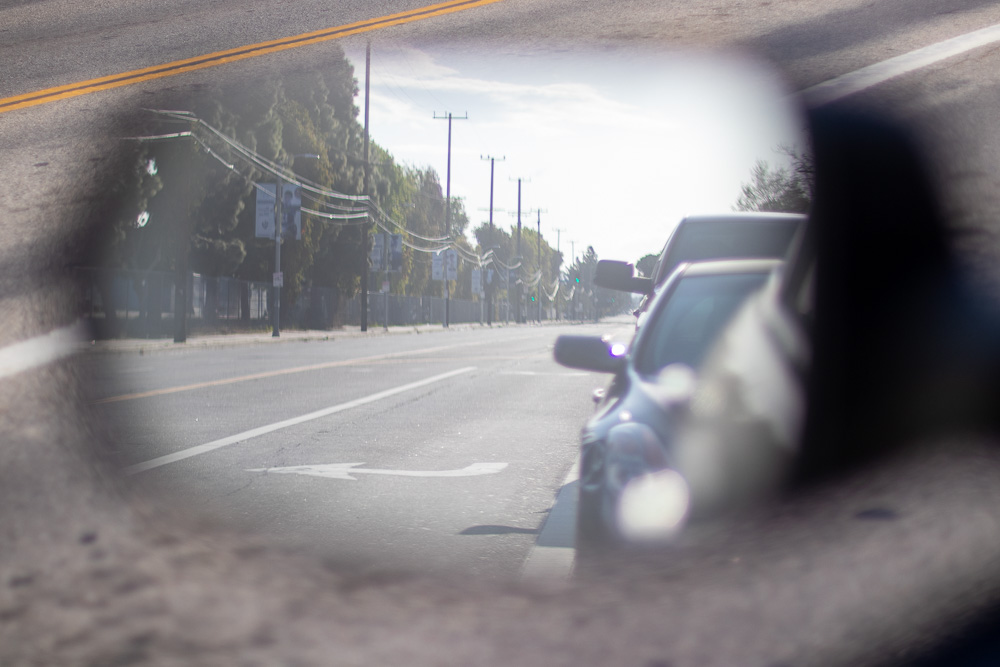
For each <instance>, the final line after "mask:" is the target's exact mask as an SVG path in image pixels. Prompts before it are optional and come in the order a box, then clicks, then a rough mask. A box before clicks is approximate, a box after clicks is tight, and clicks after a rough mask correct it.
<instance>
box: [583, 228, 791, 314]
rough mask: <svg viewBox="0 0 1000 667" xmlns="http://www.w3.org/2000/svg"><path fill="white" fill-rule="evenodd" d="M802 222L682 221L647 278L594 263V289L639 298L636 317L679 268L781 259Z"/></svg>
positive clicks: (610, 263) (609, 263)
mask: <svg viewBox="0 0 1000 667" xmlns="http://www.w3.org/2000/svg"><path fill="white" fill-rule="evenodd" d="M805 221H806V216H804V215H802V214H798V213H753V212H739V213H724V214H715V215H690V216H687V217H685V218H683V219H682V220H681V221H680V222H679V223H677V226H676V227H675V228H674V230H673V232H671V234H670V236H669V237H668V238H667V242H666V243H665V244H664V246H663V250H662V251H661V252H660V256H659V258H658V259H657V261H656V264H655V265H654V266H653V270H652V275H650V276H645V277H635V276H634V272H635V269H634V267H633V265H632V264H629V263H627V262H620V261H615V260H601V261H600V262H598V263H597V269H596V271H595V274H594V284H596V285H597V286H598V287H605V288H607V289H613V290H619V291H623V292H632V293H635V294H642V295H644V298H643V300H642V302H641V303H640V304H639V307H638V308H637V309H636V311H635V315H636V316H637V317H638V316H640V315H641V314H642V313H644V312H645V311H646V308H647V307H648V305H649V303H650V299H651V298H652V296H653V294H654V293H655V292H656V291H658V290H659V289H660V287H662V285H663V283H664V282H666V280H667V278H668V277H669V276H670V274H671V273H673V271H674V269H676V268H677V267H678V266H679V265H680V264H681V262H698V261H704V260H712V259H734V258H747V259H749V258H762V259H763V258H772V259H783V258H784V257H785V255H786V254H787V253H788V249H789V247H790V246H791V243H792V239H794V238H795V236H796V234H797V233H798V232H799V230H800V229H801V228H802V227H803V225H804V224H805Z"/></svg>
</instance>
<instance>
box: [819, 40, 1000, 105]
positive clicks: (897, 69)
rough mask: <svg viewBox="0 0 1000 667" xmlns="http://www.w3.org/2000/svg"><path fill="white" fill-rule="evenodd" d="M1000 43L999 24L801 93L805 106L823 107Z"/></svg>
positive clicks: (884, 61) (861, 70) (924, 48)
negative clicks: (896, 78) (894, 79)
mask: <svg viewBox="0 0 1000 667" xmlns="http://www.w3.org/2000/svg"><path fill="white" fill-rule="evenodd" d="M998 41H1000V24H997V25H991V26H988V27H986V28H982V29H980V30H976V31H973V32H970V33H966V34H964V35H959V36H958V37H952V38H951V39H946V40H944V41H943V42H938V43H937V44H931V45H930V46H925V47H923V48H922V49H917V50H916V51H910V52H909V53H904V54H903V55H900V56H896V57H895V58H890V59H888V60H883V61H882V62H880V63H875V64H874V65H869V66H868V67H862V68H861V69H859V70H855V71H854V72H849V73H847V74H844V75H842V76H838V77H836V78H834V79H830V80H829V81H824V82H823V83H820V84H817V85H815V86H812V87H810V88H806V89H805V90H803V91H802V92H801V93H800V94H801V95H802V97H803V98H804V99H805V101H806V102H807V103H808V104H813V105H822V104H829V103H830V102H835V101H837V100H839V99H843V98H845V97H847V96H848V95H853V94H854V93H858V92H861V91H862V90H865V89H867V88H871V87H873V86H877V85H878V84H880V83H884V82H885V81H888V80H889V79H892V78H894V77H897V76H900V75H902V74H906V73H908V72H912V71H914V70H918V69H920V68H922V67H927V66H928V65H933V64H934V63H937V62H940V61H942V60H946V59H948V58H953V57H954V56H957V55H961V54H963V53H965V52H967V51H971V50H972V49H977V48H979V47H981V46H988V45H989V44H993V43H995V42H998Z"/></svg>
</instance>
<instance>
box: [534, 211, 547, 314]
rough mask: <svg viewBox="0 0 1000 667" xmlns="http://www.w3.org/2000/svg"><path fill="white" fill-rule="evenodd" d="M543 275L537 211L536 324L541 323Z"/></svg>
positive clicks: (540, 232)
mask: <svg viewBox="0 0 1000 667" xmlns="http://www.w3.org/2000/svg"><path fill="white" fill-rule="evenodd" d="M544 274H545V272H544V271H542V211H541V209H539V210H538V285H537V287H536V288H535V294H536V295H537V299H538V323H539V324H541V323H542V276H543V275H544Z"/></svg>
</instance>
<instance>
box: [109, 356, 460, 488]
mask: <svg viewBox="0 0 1000 667" xmlns="http://www.w3.org/2000/svg"><path fill="white" fill-rule="evenodd" d="M474 370H476V367H475V366H467V367H465V368H459V369H458V370H454V371H449V372H447V373H442V374H441V375H435V376H433V377H429V378H426V379H424V380H418V381H416V382H411V383H409V384H404V385H400V386H398V387H393V388H392V389H386V390H385V391H380V392H378V393H377V394H371V395H369V396H365V397H363V398H357V399H355V400H353V401H348V402H346V403H341V404H339V405H334V406H331V407H329V408H324V409H323V410H317V411H316V412H310V413H309V414H305V415H302V416H300V417H292V418H291V419H286V420H284V421H280V422H276V423H274V424H268V425H267V426H261V427H259V428H255V429H251V430H249V431H244V432H243V433H237V434H236V435H231V436H229V437H228V438H221V439H220V440H213V441H212V442H207V443H205V444H204V445H198V446H196V447H189V448H187V449H182V450H181V451H179V452H174V453H173V454H167V455H165V456H160V457H157V458H155V459H150V460H149V461H143V462H142V463H136V464H135V465H132V466H129V467H127V468H125V473H126V474H127V475H134V474H136V473H139V472H144V471H146V470H152V469H153V468H159V467H160V466H165V465H167V464H168V463H175V462H177V461H183V460H184V459H189V458H191V457H192V456H198V455H199V454H205V453H207V452H211V451H214V450H216V449H219V448H221V447H228V446H229V445H234V444H236V443H237V442H243V441H244V440H249V439H250V438H256V437H258V436H261V435H266V434H267V433H271V432H273V431H277V430H279V429H283V428H288V427H289V426H296V425H298V424H302V423H304V422H307V421H312V420H313V419H320V418H322V417H328V416H330V415H335V414H337V413H338V412H343V411H344V410H350V409H352V408H357V407H360V406H362V405H367V404H368V403H374V402H375V401H381V400H382V399H383V398H389V397H390V396H395V395H396V394H402V393H404V392H407V391H412V390H413V389H419V388H420V387H425V386H427V385H429V384H433V383H435V382H440V381H441V380H447V379H448V378H452V377H455V376H456V375H461V374H462V373H468V372H469V371H474Z"/></svg>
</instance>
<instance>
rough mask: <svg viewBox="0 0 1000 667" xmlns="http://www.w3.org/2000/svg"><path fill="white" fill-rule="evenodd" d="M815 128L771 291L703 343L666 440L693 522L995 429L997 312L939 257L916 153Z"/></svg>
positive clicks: (824, 120) (844, 128) (866, 124)
mask: <svg viewBox="0 0 1000 667" xmlns="http://www.w3.org/2000/svg"><path fill="white" fill-rule="evenodd" d="M814 121H815V135H814V141H815V150H816V156H817V163H818V164H823V165H828V166H827V167H826V168H825V169H828V171H822V170H821V171H819V172H818V174H817V177H818V178H817V190H816V201H815V205H814V212H813V214H812V215H811V216H810V220H809V223H808V225H807V227H806V228H805V229H804V230H803V234H802V235H801V237H800V238H799V239H798V241H797V242H796V244H795V246H794V247H793V248H792V251H791V252H790V253H789V257H788V259H787V261H786V263H785V266H784V268H783V270H782V272H781V274H780V279H778V280H775V281H774V282H772V283H771V284H769V285H768V286H767V288H766V289H764V290H763V291H761V292H760V293H758V294H756V295H754V296H753V297H751V298H750V299H749V300H748V301H747V302H746V303H745V304H744V306H743V307H742V308H741V309H740V311H739V312H738V313H737V315H736V316H735V317H734V318H733V319H732V321H731V322H730V324H729V325H728V326H727V327H726V328H725V330H724V331H723V332H722V333H721V334H720V335H719V336H718V337H717V339H716V341H715V343H714V344H713V347H712V350H710V351H709V353H708V355H707V356H706V360H705V363H704V364H703V366H702V369H701V372H700V374H699V377H698V383H697V386H696V388H695V390H694V391H693V392H692V395H691V399H690V403H689V408H688V410H687V411H686V412H685V423H684V425H683V427H681V429H680V433H679V434H678V435H677V437H676V439H675V442H674V448H673V452H674V457H675V458H674V464H675V465H676V467H677V470H678V471H679V472H680V474H681V476H682V477H683V478H684V480H685V483H686V484H687V491H688V501H689V503H690V505H689V508H688V509H689V512H691V513H692V514H694V515H712V516H720V515H723V514H731V513H733V512H740V511H743V510H745V509H746V508H748V507H752V506H753V505H755V504H756V503H757V502H758V501H761V500H764V499H766V498H769V497H773V496H775V495H776V494H779V493H782V492H786V491H792V492H794V491H796V490H801V489H807V488H811V487H812V486H814V485H815V484H816V483H817V482H820V481H822V482H824V483H829V482H831V481H832V480H835V479H844V478H847V477H850V475H852V474H853V473H854V472H855V471H857V470H861V469H863V468H865V467H868V466H870V465H871V463H873V462H874V461H876V460H877V459H880V458H883V457H885V456H887V455H888V454H890V453H897V452H898V450H899V449H900V448H901V447H904V446H906V445H908V444H912V443H914V442H919V441H926V440H927V439H928V438H930V437H934V436H939V435H941V434H948V435H955V434H967V433H970V432H977V431H980V432H986V433H990V434H994V435H995V434H996V433H998V432H1000V346H998V344H997V341H1000V318H998V315H997V311H996V304H995V301H993V300H991V299H990V298H988V297H986V296H985V295H984V294H983V293H982V292H981V291H980V289H978V288H977V287H976V286H975V285H974V284H973V283H972V282H971V281H970V280H969V279H968V277H967V276H966V275H965V274H964V272H963V271H962V270H961V268H960V266H959V265H958V263H957V262H956V261H955V260H954V258H953V257H952V255H951V252H950V248H951V246H952V241H953V239H952V238H951V233H950V232H949V230H948V228H947V226H946V225H945V224H944V223H943V217H942V215H941V212H940V208H939V205H938V203H937V201H936V200H935V198H934V193H933V188H932V187H931V186H930V182H929V179H928V177H927V172H926V171H925V168H924V166H923V160H922V158H921V156H920V153H919V150H918V149H917V147H916V144H915V142H914V141H913V139H912V137H910V136H909V135H908V134H907V133H905V132H903V131H900V130H899V129H898V128H896V127H894V126H892V125H891V124H888V123H885V122H882V121H880V120H878V119H875V118H870V117H868V116H865V115H863V114H860V115H853V114H851V113H843V114H840V113H837V112H825V113H816V114H814ZM876 138H877V147H878V148H877V150H874V151H873V150H872V146H873V145H876V144H875V140H876ZM878 174H885V175H887V176H886V177H885V178H883V179H882V180H881V182H879V183H878V184H875V183H873V181H872V179H873V178H874V177H875V176H876V175H878Z"/></svg>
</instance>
